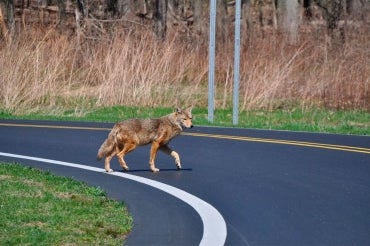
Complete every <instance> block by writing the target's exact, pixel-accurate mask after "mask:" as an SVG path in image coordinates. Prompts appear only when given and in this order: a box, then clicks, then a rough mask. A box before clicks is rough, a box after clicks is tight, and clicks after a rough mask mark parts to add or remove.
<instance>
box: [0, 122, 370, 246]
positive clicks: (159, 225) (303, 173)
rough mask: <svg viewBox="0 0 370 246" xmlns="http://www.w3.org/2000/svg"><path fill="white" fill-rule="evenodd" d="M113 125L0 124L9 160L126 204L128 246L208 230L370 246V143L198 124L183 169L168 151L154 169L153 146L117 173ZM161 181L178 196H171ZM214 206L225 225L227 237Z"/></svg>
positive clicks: (233, 238)
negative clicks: (130, 224) (103, 150)
mask: <svg viewBox="0 0 370 246" xmlns="http://www.w3.org/2000/svg"><path fill="white" fill-rule="evenodd" d="M112 125H113V124H103V123H76V122H50V121H6V120H0V136H1V137H0V152H1V153H0V160H3V161H4V160H5V161H17V162H20V163H24V164H25V165H30V166H35V167H39V168H42V169H47V170H50V171H51V172H53V173H56V174H60V175H66V176H70V177H73V178H75V179H78V180H83V181H86V182H87V183H89V184H91V185H96V186H100V187H101V188H103V189H104V190H106V191H107V193H108V195H109V196H110V197H112V198H115V199H119V200H123V201H125V203H126V204H127V206H128V208H129V210H130V212H131V214H132V216H133V218H134V228H133V231H132V233H131V234H130V236H129V238H128V240H127V245H198V244H199V243H200V242H203V243H204V242H206V241H203V240H204V238H205V234H207V232H208V234H207V237H208V239H209V238H210V237H211V239H212V238H216V239H219V240H221V242H222V243H221V244H223V243H224V244H225V245H284V246H285V245H356V246H357V245H370V137H365V136H346V135H333V134H312V133H301V132H287V131H264V130H248V129H235V128H213V127H195V128H193V129H192V130H191V131H187V132H185V133H184V134H183V135H182V136H179V137H178V138H176V139H174V140H173V141H172V142H171V144H170V145H171V146H172V147H173V148H174V149H175V150H177V151H178V152H179V154H180V157H181V160H182V166H183V170H181V171H177V170H176V166H175V164H174V162H173V160H172V158H171V157H169V156H166V155H164V154H161V153H159V154H158V156H157V167H159V168H160V169H161V171H160V172H159V173H152V172H150V171H149V165H148V159H149V146H145V147H140V148H138V149H136V150H135V151H134V152H132V153H130V154H129V155H127V156H126V162H127V163H128V165H129V166H130V172H128V173H123V172H122V171H121V170H120V166H119V164H118V161H117V160H116V159H114V160H112V168H113V169H114V170H115V171H116V172H114V174H116V175H110V174H106V173H104V172H103V171H100V170H102V168H103V161H100V162H98V161H96V159H95V158H96V152H97V149H98V148H99V146H100V144H101V143H102V142H103V141H104V139H105V138H106V136H107V134H108V130H107V129H109V128H110V127H112ZM8 154H16V155H19V156H13V157H9V155H8ZM27 157H38V158H44V159H50V160H56V161H63V162H65V163H77V164H81V165H84V166H83V167H85V166H87V167H93V168H96V167H98V168H99V169H96V170H95V171H94V170H86V169H81V168H76V167H69V166H65V165H55V164H53V163H47V162H45V161H43V160H30V159H29V158H28V159H27ZM126 174H129V176H125V175H126ZM140 178H145V180H154V181H158V182H160V183H153V184H152V186H150V185H148V184H147V183H146V184H144V183H141V182H138V180H135V179H140ZM162 184H167V185H169V186H168V187H169V188H171V189H172V188H177V189H179V190H175V191H173V194H169V193H167V192H168V191H167V192H164V191H163V190H160V189H158V188H160V187H161V185H162ZM153 186H154V187H153ZM165 189H167V188H165ZM181 192H184V193H186V195H185V196H181V197H180V199H179V198H178V197H175V196H174V195H177V194H180V193H181ZM170 193H171V192H170ZM189 194H190V195H192V196H194V198H195V199H199V200H194V202H190V200H191V199H192V197H189V196H187V195H189ZM181 199H183V200H181ZM188 201H189V203H188ZM199 201H200V202H199ZM194 204H195V205H194ZM204 204H205V208H206V209H204V211H199V210H198V209H197V207H199V206H200V207H202V206H203V205H204ZM198 205H199V206H198ZM207 205H209V206H210V207H211V209H210V210H209V209H208V207H207ZM203 207H204V206H203ZM212 209H214V210H216V212H218V213H219V215H220V216H222V218H223V221H224V222H225V229H226V230H227V231H225V233H227V236H226V234H225V236H226V237H225V241H222V238H223V236H222V235H218V234H219V233H218V232H217V231H215V228H220V227H217V226H220V225H221V224H222V223H219V222H220V220H218V221H216V219H215V221H213V220H212V218H213V217H212V216H214V214H211V213H208V212H209V211H211V210H212ZM213 212H214V211H213ZM204 214H205V215H206V216H205V217H203V216H204ZM207 216H208V217H209V216H211V221H210V220H209V218H206V217H207ZM205 218H206V219H205ZM221 222H222V220H221ZM221 228H222V225H221ZM212 230H213V231H212ZM220 234H222V231H221V230H220ZM207 242H209V241H207ZM218 242H220V241H218Z"/></svg>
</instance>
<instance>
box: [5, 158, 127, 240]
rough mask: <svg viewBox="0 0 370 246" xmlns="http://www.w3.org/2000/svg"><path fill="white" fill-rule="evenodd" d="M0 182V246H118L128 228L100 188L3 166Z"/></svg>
mask: <svg viewBox="0 0 370 246" xmlns="http://www.w3.org/2000/svg"><path fill="white" fill-rule="evenodd" d="M0 183H1V186H0V191H1V197H0V228H1V230H0V241H1V244H2V245H122V242H123V241H124V239H125V237H126V236H127V234H128V233H129V231H130V230H131V228H132V219H131V217H130V216H129V214H128V211H127V209H126V207H125V206H124V204H123V203H121V202H118V201H114V200H111V199H108V198H107V197H106V195H105V193H104V192H103V191H102V190H101V189H100V188H96V187H88V186H86V185H85V184H83V183H81V182H78V181H74V180H72V179H70V178H65V177H58V176H55V175H52V174H50V173H48V172H43V171H40V170H37V169H34V168H29V167H24V166H21V165H18V164H9V163H8V164H7V163H3V162H0Z"/></svg>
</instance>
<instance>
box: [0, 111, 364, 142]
mask: <svg viewBox="0 0 370 246" xmlns="http://www.w3.org/2000/svg"><path fill="white" fill-rule="evenodd" d="M172 111H173V109H172V108H145V107H123V106H114V107H105V108H95V109H90V110H85V111H84V112H83V113H81V111H79V113H78V115H76V113H75V112H76V111H75V110H66V111H64V113H63V114H58V115H50V114H49V113H47V112H46V113H45V112H38V113H32V114H28V115H21V116H19V115H12V114H9V113H5V112H1V111H0V119H1V118H2V119H45V120H50V119H51V120H75V121H98V122H117V121H120V120H124V119H128V118H150V117H159V116H162V115H165V114H168V113H170V112H172ZM193 116H194V123H195V124H196V125H214V126H233V125H232V111H231V110H216V111H215V119H214V122H213V123H212V124H210V123H209V122H208V118H207V110H206V109H200V108H194V109H193ZM237 127H242V128H257V129H274V130H292V131H310V132H327V133H337V134H357V135H370V113H369V112H366V111H358V110H352V111H346V110H343V111H341V110H328V109H321V108H310V109H302V108H299V107H296V108H293V107H292V108H289V109H277V110H272V111H270V110H252V111H243V112H241V113H240V114H239V124H238V125H237Z"/></svg>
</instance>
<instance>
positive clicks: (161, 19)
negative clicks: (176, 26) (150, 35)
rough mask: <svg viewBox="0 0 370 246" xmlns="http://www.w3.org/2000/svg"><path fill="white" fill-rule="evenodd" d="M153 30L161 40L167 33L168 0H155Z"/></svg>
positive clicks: (153, 5)
mask: <svg viewBox="0 0 370 246" xmlns="http://www.w3.org/2000/svg"><path fill="white" fill-rule="evenodd" d="M152 8H153V22H154V23H153V30H154V33H155V35H156V36H157V38H158V39H159V40H164V39H165V37H166V33H167V0H154V1H153V3H152Z"/></svg>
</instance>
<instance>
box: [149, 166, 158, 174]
mask: <svg viewBox="0 0 370 246" xmlns="http://www.w3.org/2000/svg"><path fill="white" fill-rule="evenodd" d="M150 169H151V170H152V172H153V173H156V172H159V169H158V168H156V167H151V168H150Z"/></svg>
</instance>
